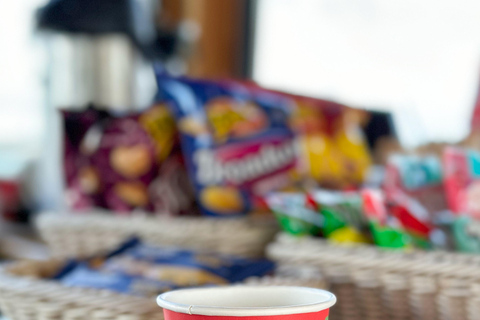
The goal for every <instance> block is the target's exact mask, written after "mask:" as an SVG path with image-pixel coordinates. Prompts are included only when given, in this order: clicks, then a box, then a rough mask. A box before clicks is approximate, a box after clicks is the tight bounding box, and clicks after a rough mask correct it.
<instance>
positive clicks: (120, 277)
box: [60, 263, 178, 297]
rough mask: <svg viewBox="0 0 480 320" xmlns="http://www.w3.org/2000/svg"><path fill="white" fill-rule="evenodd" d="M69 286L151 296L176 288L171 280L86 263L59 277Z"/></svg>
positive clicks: (79, 264) (77, 265)
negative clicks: (103, 268) (119, 271)
mask: <svg viewBox="0 0 480 320" xmlns="http://www.w3.org/2000/svg"><path fill="white" fill-rule="evenodd" d="M60 282H61V283H62V284H63V285H65V286H69V287H84V288H96V289H108V290H111V291H116V292H119V293H124V294H131V295H136V296H144V297H151V296H156V295H158V294H160V293H162V292H165V291H170V290H173V289H176V288H178V286H177V285H175V284H174V283H172V282H169V281H162V280H153V279H147V278H143V277H139V276H130V275H127V274H122V273H118V272H110V271H107V270H98V269H94V268H92V267H90V266H89V265H88V264H87V263H78V264H76V265H75V267H73V268H72V269H71V270H70V272H66V273H65V274H64V276H62V277H61V278H60Z"/></svg>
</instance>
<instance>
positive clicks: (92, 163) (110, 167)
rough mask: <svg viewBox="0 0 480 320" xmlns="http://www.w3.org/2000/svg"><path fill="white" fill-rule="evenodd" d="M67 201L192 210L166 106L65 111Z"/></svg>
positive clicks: (83, 205) (125, 208)
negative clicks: (134, 110) (118, 111)
mask: <svg viewBox="0 0 480 320" xmlns="http://www.w3.org/2000/svg"><path fill="white" fill-rule="evenodd" d="M63 117H64V131H65V141H64V148H65V158H64V166H65V178H66V199H67V203H68V205H69V206H70V207H71V208H73V209H76V210H87V209H91V208H98V207H99V208H105V209H110V210H112V211H116V212H130V211H132V210H142V211H149V212H158V213H173V214H184V213H191V211H192V208H193V194H192V192H191V191H190V183H189V181H188V177H187V175H186V171H185V166H184V161H183V158H182V157H181V154H180V149H179V145H178V139H177V133H176V128H175V122H174V120H173V117H172V116H171V113H170V111H169V109H168V108H167V106H166V105H165V104H156V105H154V106H152V107H150V108H149V109H147V110H145V111H143V112H139V113H131V114H113V113H109V112H106V111H102V110H99V109H97V108H93V107H90V108H88V109H87V110H85V111H80V112H76V111H64V112H63Z"/></svg>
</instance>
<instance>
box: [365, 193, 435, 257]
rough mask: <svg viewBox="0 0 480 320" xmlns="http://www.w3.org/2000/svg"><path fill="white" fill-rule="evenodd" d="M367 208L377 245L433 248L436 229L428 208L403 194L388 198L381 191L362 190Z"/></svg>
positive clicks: (402, 247) (403, 247) (401, 247)
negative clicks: (431, 236) (432, 238)
mask: <svg viewBox="0 0 480 320" xmlns="http://www.w3.org/2000/svg"><path fill="white" fill-rule="evenodd" d="M362 197H363V211H364V213H365V215H366V217H367V219H368V221H369V224H370V230H371V233H372V236H373V239H374V242H375V244H376V245H378V246H380V247H386V248H397V249H407V248H413V247H417V248H423V249H429V248H431V242H430V234H431V231H432V229H433V226H432V222H431V220H430V218H429V214H428V212H427V210H426V209H425V208H424V207H423V206H422V205H421V204H420V203H419V202H417V201H416V200H415V199H412V198H410V197H408V196H407V195H405V194H402V193H395V194H392V195H391V196H390V197H391V198H390V200H388V201H387V199H386V198H385V195H384V194H383V193H382V192H381V191H380V190H371V189H365V190H363V191H362Z"/></svg>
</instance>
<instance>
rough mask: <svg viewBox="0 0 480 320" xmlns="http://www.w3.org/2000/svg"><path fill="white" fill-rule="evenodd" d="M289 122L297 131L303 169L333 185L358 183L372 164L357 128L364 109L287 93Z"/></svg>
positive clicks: (355, 184)
mask: <svg viewBox="0 0 480 320" xmlns="http://www.w3.org/2000/svg"><path fill="white" fill-rule="evenodd" d="M289 97H291V98H292V100H293V101H294V108H293V109H292V110H293V111H292V114H291V117H290V124H291V126H292V128H293V130H294V131H295V132H296V133H297V135H298V141H299V146H300V159H301V165H302V167H301V168H302V169H303V170H302V172H303V173H305V174H306V175H307V176H309V177H312V178H313V179H314V180H315V181H317V182H318V183H319V184H320V185H323V186H328V187H331V188H336V189H343V188H346V187H352V186H359V185H361V184H362V183H363V181H364V179H365V176H366V173H367V170H368V168H369V167H370V165H371V157H370V153H369V150H368V146H367V143H366V140H365V138H364V136H363V133H362V131H361V129H360V124H361V122H362V120H361V119H362V118H363V117H365V113H364V112H362V111H360V110H354V109H351V108H348V107H346V106H343V105H340V104H337V103H334V102H331V101H327V100H320V99H313V98H306V97H300V96H293V95H291V96H289Z"/></svg>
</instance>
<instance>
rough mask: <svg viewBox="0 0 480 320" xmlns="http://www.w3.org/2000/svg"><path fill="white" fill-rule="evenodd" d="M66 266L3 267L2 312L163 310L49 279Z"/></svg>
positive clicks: (76, 315)
mask: <svg viewBox="0 0 480 320" xmlns="http://www.w3.org/2000/svg"><path fill="white" fill-rule="evenodd" d="M62 265H63V262H62V261H60V260H51V261H43V262H41V261H22V262H16V263H12V264H10V265H6V266H4V267H3V268H0V310H1V311H2V312H3V313H4V315H5V316H6V317H7V318H8V319H10V320H58V319H65V320H87V319H88V320H90V319H102V320H106V319H108V320H147V319H149V320H150V319H151V320H155V319H163V311H162V309H161V308H160V307H158V306H157V305H156V303H155V298H141V297H134V296H129V295H123V294H118V293H114V292H112V291H108V290H98V289H89V288H76V287H65V286H63V285H62V284H60V283H59V282H56V281H52V280H46V278H48V277H51V276H52V275H53V274H54V273H56V272H57V271H58V270H59V268H60V267H61V266H62ZM245 283H246V284H248V285H287V286H288V285H293V286H309V287H317V288H322V289H325V288H326V284H325V282H324V280H323V279H322V278H318V277H315V278H312V279H309V278H306V277H304V278H296V277H293V276H285V275H279V276H275V277H264V278H250V279H247V280H246V281H245Z"/></svg>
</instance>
